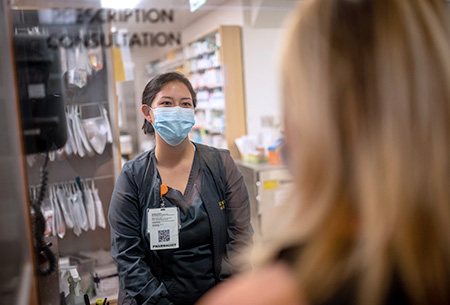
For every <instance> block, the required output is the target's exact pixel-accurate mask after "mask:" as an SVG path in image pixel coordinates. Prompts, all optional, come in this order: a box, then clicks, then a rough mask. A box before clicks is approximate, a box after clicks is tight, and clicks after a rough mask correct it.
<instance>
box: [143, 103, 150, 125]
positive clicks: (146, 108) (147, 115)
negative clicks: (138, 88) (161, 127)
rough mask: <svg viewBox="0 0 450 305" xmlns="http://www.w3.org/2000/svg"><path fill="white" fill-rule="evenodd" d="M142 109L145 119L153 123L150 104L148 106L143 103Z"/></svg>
mask: <svg viewBox="0 0 450 305" xmlns="http://www.w3.org/2000/svg"><path fill="white" fill-rule="evenodd" d="M141 111H142V114H143V115H144V117H145V119H146V120H147V121H149V122H150V123H151V122H152V117H151V116H150V106H148V105H146V104H144V105H142V106H141Z"/></svg>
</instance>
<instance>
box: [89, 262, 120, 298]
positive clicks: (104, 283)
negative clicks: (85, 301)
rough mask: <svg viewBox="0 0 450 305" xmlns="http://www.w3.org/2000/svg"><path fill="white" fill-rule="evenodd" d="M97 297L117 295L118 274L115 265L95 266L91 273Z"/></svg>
mask: <svg viewBox="0 0 450 305" xmlns="http://www.w3.org/2000/svg"><path fill="white" fill-rule="evenodd" d="M93 277H94V283H95V292H96V295H97V297H99V298H102V297H104V296H107V295H112V294H117V293H118V291H119V274H118V273H117V268H116V265H115V264H109V265H104V266H97V267H95V268H94V272H93Z"/></svg>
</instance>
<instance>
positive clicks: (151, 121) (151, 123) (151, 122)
mask: <svg viewBox="0 0 450 305" xmlns="http://www.w3.org/2000/svg"><path fill="white" fill-rule="evenodd" d="M145 106H147V107H148V108H150V110H152V111H153V108H152V107H150V106H149V105H147V104H145ZM148 114H149V117H150V111H149V112H148ZM147 122H149V121H148V120H147ZM149 123H150V125H152V127H153V129H155V125H154V124H153V120H152V119H150V122H149ZM155 130H156V129H155Z"/></svg>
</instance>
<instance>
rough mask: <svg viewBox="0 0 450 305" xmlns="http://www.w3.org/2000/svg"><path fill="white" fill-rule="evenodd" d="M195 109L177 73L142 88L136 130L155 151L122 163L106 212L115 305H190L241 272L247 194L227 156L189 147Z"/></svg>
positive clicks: (247, 239)
mask: <svg viewBox="0 0 450 305" xmlns="http://www.w3.org/2000/svg"><path fill="white" fill-rule="evenodd" d="M195 106H196V94H195V91H194V90H193V88H192V85H191V84H190V82H189V80H188V79H187V78H186V77H185V76H184V75H182V74H180V73H176V72H170V73H166V74H161V75H158V76H156V77H154V78H153V79H152V80H151V81H150V82H149V83H148V84H147V85H146V87H145V89H144V92H143V95H142V107H141V110H142V113H143V114H144V117H145V121H144V126H143V130H144V132H145V133H146V134H154V136H155V140H156V145H155V148H154V149H152V150H150V151H147V152H145V153H143V154H142V155H140V156H138V157H136V158H135V159H133V160H131V161H128V162H127V163H125V165H124V166H123V169H122V172H121V173H120V175H119V178H118V180H117V182H116V185H115V188H114V192H113V195H112V199H111V205H110V209H109V222H110V225H111V239H112V247H111V251H112V256H113V258H114V260H115V263H116V265H117V268H118V272H119V277H120V291H119V304H174V305H187V304H194V303H195V301H197V299H198V298H200V297H201V296H202V295H203V294H204V293H205V292H206V291H208V290H209V289H210V288H212V287H213V286H215V285H216V284H218V283H219V282H221V281H223V280H224V279H226V278H227V277H229V276H230V275H232V274H234V273H237V272H238V271H239V270H241V269H242V268H244V265H245V264H244V263H243V261H245V260H241V259H238V258H244V257H245V255H246V253H248V252H247V251H248V249H249V247H250V246H251V244H252V234H253V230H252V227H251V225H250V207H249V198H248V193H247V189H246V187H245V184H244V181H243V177H242V175H241V173H240V172H239V170H238V168H237V166H236V165H235V163H234V161H233V159H232V158H231V156H230V154H229V152H228V151H226V150H221V149H216V148H213V147H209V146H206V145H202V144H198V143H193V142H191V141H190V140H189V138H188V133H189V131H190V130H191V128H192V127H193V125H194V108H195ZM238 262H240V263H238Z"/></svg>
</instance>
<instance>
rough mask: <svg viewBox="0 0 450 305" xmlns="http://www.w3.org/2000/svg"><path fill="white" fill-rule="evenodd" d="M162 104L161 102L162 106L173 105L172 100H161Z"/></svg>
mask: <svg viewBox="0 0 450 305" xmlns="http://www.w3.org/2000/svg"><path fill="white" fill-rule="evenodd" d="M160 104H161V105H162V106H171V105H172V102H171V101H168V100H166V101H161V102H160Z"/></svg>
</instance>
